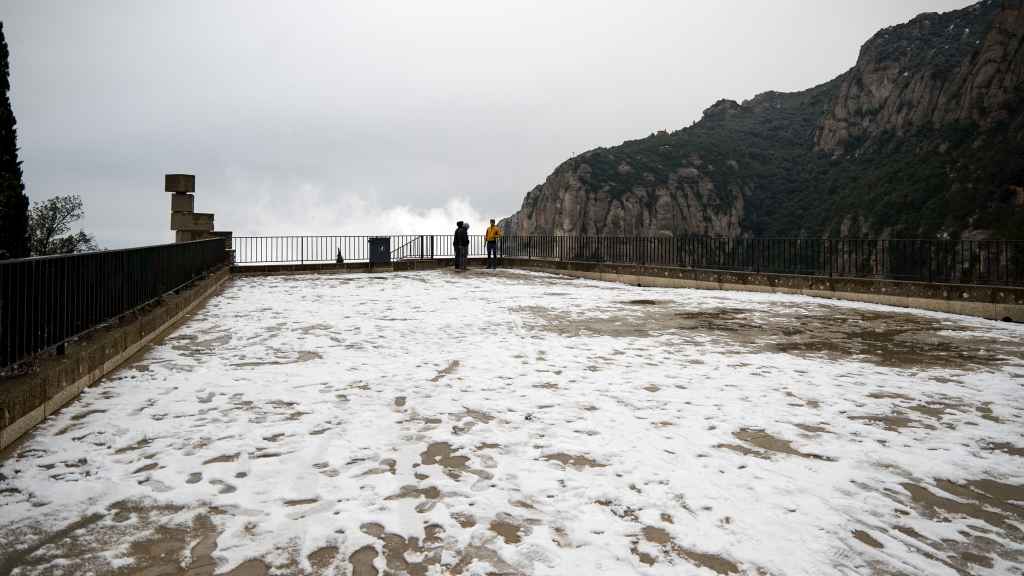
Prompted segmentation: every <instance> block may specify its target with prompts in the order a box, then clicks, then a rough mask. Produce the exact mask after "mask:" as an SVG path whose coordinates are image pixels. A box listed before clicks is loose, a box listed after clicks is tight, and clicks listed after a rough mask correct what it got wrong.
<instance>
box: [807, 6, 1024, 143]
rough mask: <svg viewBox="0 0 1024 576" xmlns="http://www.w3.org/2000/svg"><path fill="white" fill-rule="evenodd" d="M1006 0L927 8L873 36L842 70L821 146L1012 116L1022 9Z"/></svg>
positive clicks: (1023, 32) (1023, 65) (1020, 61)
mask: <svg viewBox="0 0 1024 576" xmlns="http://www.w3.org/2000/svg"><path fill="white" fill-rule="evenodd" d="M1009 4H1011V3H1006V2H1003V3H999V2H997V1H994V0H993V1H989V2H981V3H979V4H976V5H974V6H971V7H968V8H966V9H964V10H959V11H956V12H951V13H948V14H922V15H920V16H918V17H917V18H914V19H913V20H911V21H910V22H908V23H907V24H904V25H902V26H896V27H893V28H887V29H885V30H882V31H881V32H879V33H878V34H876V35H875V36H874V37H873V38H871V39H870V40H869V41H868V42H867V43H866V44H865V45H864V47H863V48H862V49H861V52H860V57H859V58H858V59H857V65H856V66H855V67H854V68H853V69H852V70H850V71H849V72H847V73H846V74H844V75H843V80H842V83H841V85H840V86H839V91H838V93H837V94H836V96H835V98H834V102H833V106H832V109H831V110H829V112H828V113H827V114H826V115H825V117H824V118H823V119H822V121H821V125H820V126H819V128H818V130H817V134H816V138H815V146H816V147H817V149H818V150H824V151H827V152H830V153H833V154H840V153H843V152H844V151H845V149H846V147H847V145H848V144H850V142H851V140H854V141H856V142H861V143H870V142H871V141H872V140H873V139H875V138H877V137H878V136H879V135H880V134H883V133H885V132H891V133H894V134H895V135H897V136H904V135H906V134H907V133H908V132H911V131H913V130H915V129H918V128H940V127H942V126H944V125H947V124H951V123H956V122H972V123H975V124H977V125H978V126H979V127H982V128H988V127H991V126H993V125H994V124H995V123H998V122H1004V121H1006V120H1008V119H1009V118H1010V116H1011V115H1012V114H1013V113H1014V112H1015V110H1016V108H1017V107H1018V106H1019V100H1020V89H1021V86H1022V85H1024V58H1022V53H1021V46H1022V39H1024V21H1022V18H1024V11H1022V10H1020V9H1019V6H1016V7H1012V8H1011V7H1009Z"/></svg>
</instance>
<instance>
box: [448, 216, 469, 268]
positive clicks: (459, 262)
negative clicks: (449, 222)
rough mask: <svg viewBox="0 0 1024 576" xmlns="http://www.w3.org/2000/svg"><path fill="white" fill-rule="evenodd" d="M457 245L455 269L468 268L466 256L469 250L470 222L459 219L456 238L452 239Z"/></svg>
mask: <svg viewBox="0 0 1024 576" xmlns="http://www.w3.org/2000/svg"><path fill="white" fill-rule="evenodd" d="M452 246H454V247H455V269H456V270H465V269H466V256H467V254H468V252H469V224H466V223H465V222H463V221H461V220H460V221H459V222H458V224H456V228H455V239H454V240H453V241H452Z"/></svg>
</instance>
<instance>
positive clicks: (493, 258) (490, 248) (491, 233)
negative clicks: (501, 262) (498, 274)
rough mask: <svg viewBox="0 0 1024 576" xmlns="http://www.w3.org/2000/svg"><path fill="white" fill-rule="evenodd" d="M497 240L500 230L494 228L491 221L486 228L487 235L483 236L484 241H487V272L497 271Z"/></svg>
mask: <svg viewBox="0 0 1024 576" xmlns="http://www.w3.org/2000/svg"><path fill="white" fill-rule="evenodd" d="M498 238H501V228H498V227H497V226H495V225H494V220H493V219H492V220H491V225H490V226H488V227H487V233H486V234H484V240H487V269H488V270H497V269H498Z"/></svg>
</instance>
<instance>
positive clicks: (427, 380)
mask: <svg viewBox="0 0 1024 576" xmlns="http://www.w3.org/2000/svg"><path fill="white" fill-rule="evenodd" d="M1022 341H1024V326H1021V325H1012V324H999V323H995V322H990V321H985V320H979V319H972V318H965V317H957V316H950V315H944V314H939V313H928V312H913V311H908V310H903V309H895V308H886V307H883V306H874V305H867V304H852V303H851V304H847V303H842V302H836V301H825V300H815V299H811V298H806V297H800V296H785V295H771V294H749V293H738V292H708V291H695V290H682V289H651V288H637V287H631V286H625V285H620V284H613V283H601V282H595V281H589V280H580V279H569V278H564V277H559V276H553V275H546V274H539V273H530V272H522V271H497V272H487V271H482V270H474V271H471V272H469V273H465V274H456V273H454V272H451V271H446V270H445V271H430V272H408V273H385V274H338V275H320V276H287V277H258V276H255V277H240V278H235V279H233V280H232V281H231V282H230V283H229V285H228V286H227V288H226V289H225V290H224V291H223V292H222V293H221V294H220V295H218V296H216V297H214V298H213V299H212V300H210V301H209V303H208V304H207V305H206V306H205V307H204V308H203V309H202V310H201V311H199V312H198V313H197V314H196V315H195V316H194V317H193V318H192V319H190V320H189V321H188V322H187V323H185V324H184V325H182V326H180V327H179V328H178V329H177V330H176V331H175V332H174V333H172V334H171V335H170V336H169V337H167V338H166V339H165V340H164V341H163V342H162V343H160V344H158V345H156V346H154V347H152V348H150V349H149V350H148V351H146V352H145V353H144V354H142V355H141V356H140V357H138V358H137V359H136V361H135V362H134V363H132V364H129V365H126V366H125V367H124V368H122V369H120V370H118V371H116V372H114V373H113V374H112V375H110V376H109V377H107V378H105V379H103V380H102V381H101V382H100V383H99V384H98V385H96V386H95V387H93V388H90V389H88V390H86V391H85V392H84V393H83V394H82V396H81V398H80V399H79V400H77V401H76V402H74V403H72V404H70V405H68V406H67V407H66V408H65V409H64V410H63V411H61V412H60V413H58V414H57V415H55V416H54V417H53V418H51V419H50V420H48V421H47V422H46V423H44V424H43V425H41V426H40V427H39V428H37V429H36V430H35V431H33V432H32V433H31V434H29V435H28V436H27V437H26V438H25V439H24V440H23V441H21V442H19V443H17V444H16V445H15V446H13V447H12V449H11V450H9V451H8V453H7V454H6V455H5V457H4V459H3V461H2V462H0V573H3V574H7V573H12V572H13V573H14V574H25V575H28V574H88V573H92V574H108V573H113V574H145V575H150V576H153V575H162V574H213V573H218V574H219V573H230V574H264V573H268V572H270V573H280V574H296V573H308V574H356V575H360V576H362V575H369V574H388V573H391V574H403V573H408V574H437V575H440V574H652V575H657V574H665V575H668V574H673V575H675V574H731V573H736V574H968V573H969V574H993V575H994V574H1019V573H1021V571H1022V570H1024V348H1022V346H1021V342H1022Z"/></svg>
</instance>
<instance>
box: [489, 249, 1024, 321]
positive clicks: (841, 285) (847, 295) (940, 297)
mask: <svg viewBox="0 0 1024 576" xmlns="http://www.w3.org/2000/svg"><path fill="white" fill-rule="evenodd" d="M503 265H504V266H506V267H513V268H524V269H530V270H541V271H546V272H554V273H557V274H566V275H570V276H575V277H580V278H589V279H593V280H604V281H609V282H621V283H626V284H634V285H639V286H655V287H663V288H699V289H706V290H739V291H747V292H774V293H781V294H801V295H804V296H815V297H819V298H830V299H837V300H851V301H855V302H867V303H871V304H885V305H887V306H899V307H902V308H917V309H921V310H932V311H936V312H948V313H951V314H962V315H965V316H977V317H979V318H987V319H989V320H1006V319H1010V320H1013V321H1016V322H1021V321H1024V287H1008V286H976V285H959V284H931V283H927V282H904V281H899V280H883V279H877V278H828V277H821V276H798V275H788V274H762V273H756V272H733V271H720V270H688V269H682V268H663V267H657V266H639V265H628V264H600V263H593V262H559V261H553V260H521V259H505V260H504V262H503Z"/></svg>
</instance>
